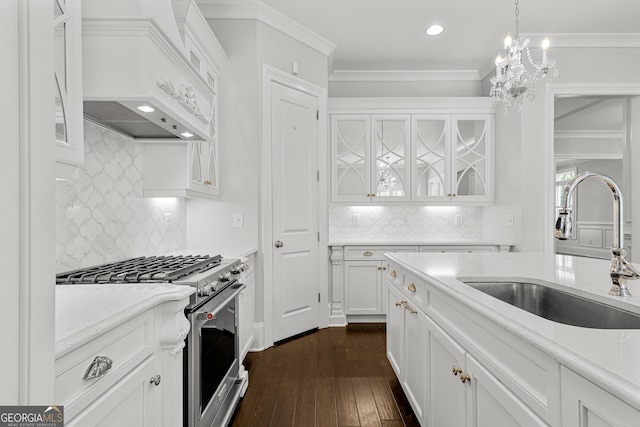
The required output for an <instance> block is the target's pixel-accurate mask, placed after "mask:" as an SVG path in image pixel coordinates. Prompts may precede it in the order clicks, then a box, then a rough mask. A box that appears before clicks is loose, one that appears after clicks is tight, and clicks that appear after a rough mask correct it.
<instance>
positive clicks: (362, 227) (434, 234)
mask: <svg viewBox="0 0 640 427" xmlns="http://www.w3.org/2000/svg"><path fill="white" fill-rule="evenodd" d="M354 215H356V219H354ZM456 215H460V224H459V225H456ZM340 239H363V240H368V239H393V240H416V239H418V240H422V239H424V240H433V239H441V240H479V239H482V208H481V207H457V206H333V207H331V208H330V210H329V240H340Z"/></svg>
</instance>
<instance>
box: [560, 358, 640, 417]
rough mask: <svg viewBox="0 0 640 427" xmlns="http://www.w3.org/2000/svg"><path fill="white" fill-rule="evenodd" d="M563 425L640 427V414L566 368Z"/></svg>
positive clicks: (563, 386) (563, 376)
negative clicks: (638, 426) (639, 426)
mask: <svg viewBox="0 0 640 427" xmlns="http://www.w3.org/2000/svg"><path fill="white" fill-rule="evenodd" d="M561 375H562V387H561V389H562V425H563V426H572V427H573V426H575V427H618V426H629V427H631V426H637V425H640V411H638V410H637V409H635V408H632V407H631V406H629V405H627V404H626V403H624V402H622V401H621V400H619V399H617V398H616V397H614V396H612V395H611V394H609V393H607V392H606V391H604V390H602V389H601V388H600V387H598V386H596V385H595V384H593V383H591V382H589V381H587V380H585V379H584V378H582V377H581V376H579V375H576V374H575V373H574V372H572V371H570V370H569V369H567V368H564V367H563V368H562V374H561Z"/></svg>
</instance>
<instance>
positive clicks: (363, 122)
mask: <svg viewBox="0 0 640 427" xmlns="http://www.w3.org/2000/svg"><path fill="white" fill-rule="evenodd" d="M408 155H409V116H408V115H395V114H385V115H373V116H370V115H359V114H357V115H334V116H332V117H331V176H332V183H333V185H332V200H333V201H350V202H363V201H378V200H394V201H406V200H409V193H408V190H409V167H408V166H409V165H408V163H407V161H408Z"/></svg>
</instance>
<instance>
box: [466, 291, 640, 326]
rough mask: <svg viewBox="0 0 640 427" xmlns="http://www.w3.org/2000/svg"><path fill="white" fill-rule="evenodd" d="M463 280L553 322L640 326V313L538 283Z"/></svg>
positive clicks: (580, 324)
mask: <svg viewBox="0 0 640 427" xmlns="http://www.w3.org/2000/svg"><path fill="white" fill-rule="evenodd" d="M464 283H466V284H467V285H469V286H471V287H473V288H475V289H477V290H479V291H482V292H484V293H485V294H487V295H491V296H492V297H494V298H497V299H499V300H502V301H504V302H506V303H508V304H511V305H513V306H515V307H518V308H520V309H522V310H525V311H528V312H529V313H532V314H535V315H536V316H539V317H542V318H544V319H547V320H552V321H554V322H558V323H564V324H566V325H572V326H580V327H583V328H595V329H640V314H636V313H632V312H630V311H626V310H622V309H620V308H617V307H613V306H610V305H607V304H603V303H600V302H597V301H592V300H589V299H586V298H582V297H580V296H577V295H573V294H570V293H567V292H563V291H559V290H557V289H553V288H549V287H547V286H543V285H538V284H536V283H526V282H480V281H464Z"/></svg>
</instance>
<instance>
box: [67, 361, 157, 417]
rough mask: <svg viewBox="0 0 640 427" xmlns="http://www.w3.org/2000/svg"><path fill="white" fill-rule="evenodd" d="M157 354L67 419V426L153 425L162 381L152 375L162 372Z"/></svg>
mask: <svg viewBox="0 0 640 427" xmlns="http://www.w3.org/2000/svg"><path fill="white" fill-rule="evenodd" d="M154 361H155V359H154V358H153V357H151V358H149V359H147V360H145V361H144V362H143V363H142V364H140V366H138V367H137V368H136V369H135V370H133V371H132V372H131V373H129V374H128V375H127V376H125V377H124V378H123V379H122V380H120V381H119V382H118V383H116V385H114V386H113V387H112V388H110V389H109V390H108V391H107V392H106V393H104V394H103V395H102V396H101V397H100V398H99V399H98V400H96V401H95V402H94V403H93V404H91V405H90V406H88V407H87V408H86V409H85V410H84V411H82V412H81V413H80V414H78V416H76V417H74V418H73V419H72V420H69V421H67V422H65V426H69V427H73V426H77V427H84V426H104V427H108V426H139V427H152V426H154V425H159V424H160V422H158V423H155V422H154V411H153V409H154V399H156V394H157V393H159V392H160V390H157V389H158V388H159V387H162V386H163V384H162V381H161V382H160V384H158V385H157V386H156V385H155V384H154V383H151V381H150V380H151V377H153V376H154V375H156V374H157V373H158V369H157V368H156V366H155V363H154Z"/></svg>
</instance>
